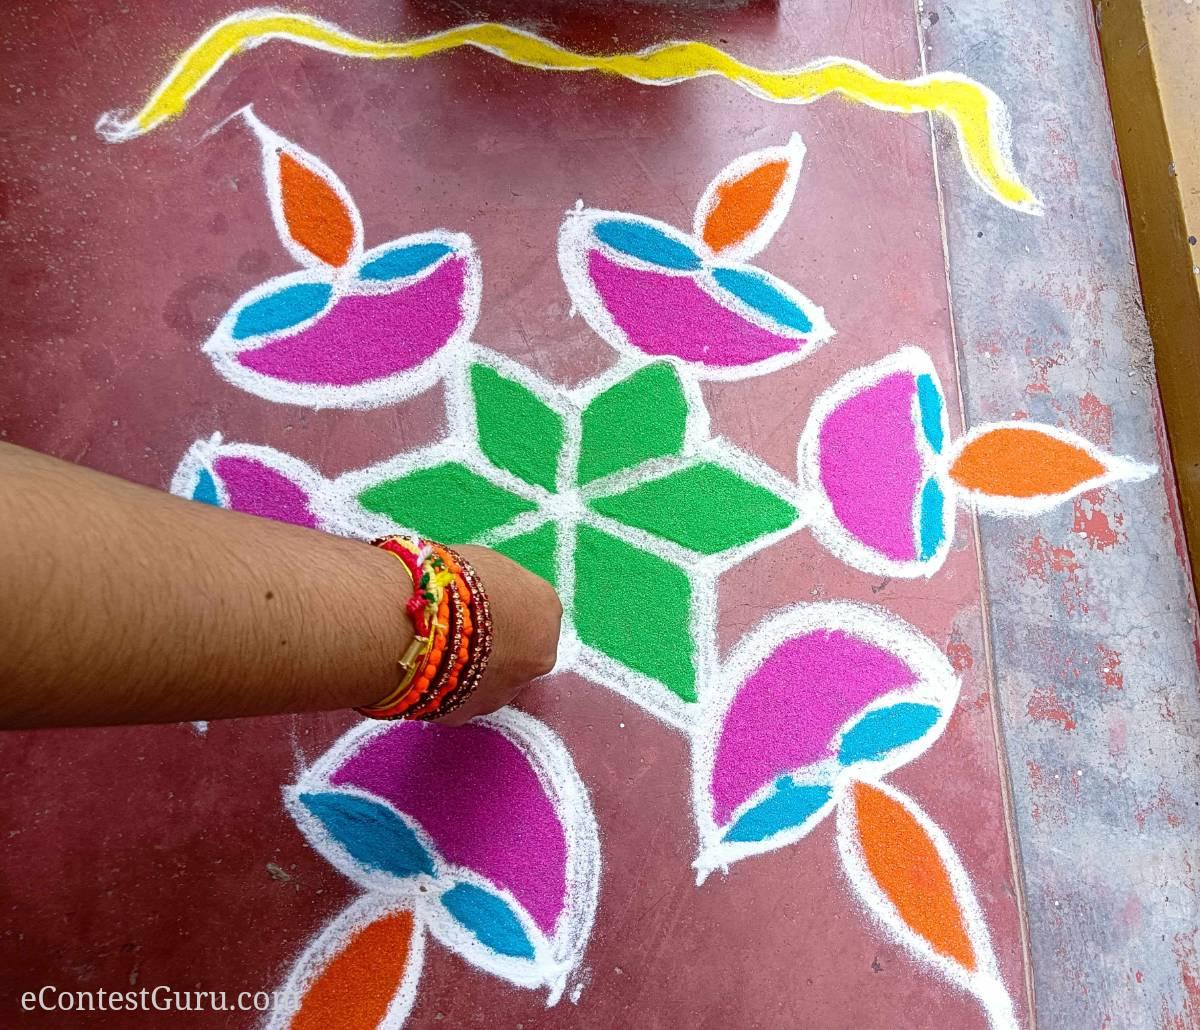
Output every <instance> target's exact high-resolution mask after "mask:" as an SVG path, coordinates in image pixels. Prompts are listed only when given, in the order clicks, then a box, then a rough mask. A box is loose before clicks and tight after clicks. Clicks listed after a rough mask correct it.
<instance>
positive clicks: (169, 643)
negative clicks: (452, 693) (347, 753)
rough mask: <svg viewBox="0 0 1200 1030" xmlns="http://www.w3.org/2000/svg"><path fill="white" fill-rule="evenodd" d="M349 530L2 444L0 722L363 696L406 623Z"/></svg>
mask: <svg viewBox="0 0 1200 1030" xmlns="http://www.w3.org/2000/svg"><path fill="white" fill-rule="evenodd" d="M408 589H410V587H409V584H408V581H407V577H406V573H405V572H404V570H403V569H402V568H401V567H400V565H399V563H398V562H397V561H396V559H395V558H393V557H392V556H390V555H388V554H385V553H383V552H381V551H379V550H377V549H376V548H372V547H367V546H364V545H363V544H361V543H358V542H354V541H349V540H344V539H340V538H337V537H333V536H328V535H326V534H322V533H316V532H314V531H312V530H306V529H300V528H297V527H294V526H286V525H282V524H279V523H273V522H268V521H266V520H263V519H258V518H254V517H252V516H248V515H240V514H237V513H234V512H228V511H222V510H220V509H217V508H213V507H210V506H207V505H201V504H195V503H192V502H187V501H181V500H179V499H177V498H174V497H171V496H169V495H167V494H163V493H160V492H158V491H155V490H150V489H148V488H146V487H140V486H135V485H133V484H130V483H126V482H123V481H121V480H118V479H114V478H112V477H109V476H105V475H102V474H100V473H96V472H91V471H88V470H86V469H82V468H78V467H76V466H73V465H68V464H65V463H63V462H59V461H56V460H54V459H52V458H46V457H44V456H42V455H39V454H36V453H34V452H31V451H26V450H23V449H21V448H18V447H14V446H12V445H0V683H2V684H3V691H2V693H0V725H2V726H8V727H15V726H41V725H52V724H53V725H63V724H72V723H73V724H98V723H118V722H134V721H142V722H145V721H174V720H185V719H211V718H222V717H227V716H235V715H261V714H268V713H274V712H283V711H305V710H318V709H333V708H343V707H346V708H348V707H353V706H355V705H366V704H371V703H373V702H374V701H376V700H377V699H379V698H380V697H382V696H384V695H385V694H387V693H388V691H389V690H391V689H392V688H393V687H394V686H395V683H396V675H397V669H396V657H397V655H399V654H401V653H402V652H403V650H404V648H405V647H406V646H407V644H408V642H409V640H410V639H411V636H412V630H411V626H410V625H409V624H408V623H407V621H406V620H405V619H404V617H403V615H402V606H403V600H404V597H405V592H406V591H407V590H408Z"/></svg>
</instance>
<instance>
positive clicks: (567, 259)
mask: <svg viewBox="0 0 1200 1030" xmlns="http://www.w3.org/2000/svg"><path fill="white" fill-rule="evenodd" d="M769 151H770V152H774V151H778V152H780V153H781V154H783V155H785V156H786V157H787V159H788V160H789V162H790V167H789V171H788V179H787V180H785V187H784V188H783V189H781V190H780V193H779V194H778V195H777V202H776V204H775V205H773V207H772V209H771V211H770V212H769V213H768V215H767V217H766V218H765V219H764V220H763V222H762V223H760V225H759V227H758V229H756V230H755V232H754V233H752V234H751V235H750V236H748V237H747V238H746V240H745V241H743V243H742V245H741V246H744V247H747V248H748V247H750V246H753V248H754V252H757V250H758V249H761V247H762V246H764V245H765V244H766V242H767V241H768V240H769V239H770V237H771V236H772V235H774V233H775V231H776V230H777V229H778V228H779V226H780V225H781V224H782V222H783V219H784V217H785V216H786V214H787V210H788V208H789V207H790V205H791V200H792V196H793V195H794V193H795V180H796V178H797V177H798V176H799V174H800V167H801V165H802V164H803V154H804V142H803V141H802V140H801V138H800V136H799V134H798V133H793V134H792V137H791V139H790V140H789V141H788V143H786V144H785V145H783V146H781V147H774V148H768V150H758V151H753V152H751V153H749V154H744V155H742V156H741V157H740V158H738V159H737V160H735V161H734V162H732V163H731V164H730V165H728V166H727V167H726V168H725V169H723V170H722V171H721V172H720V173H719V174H718V176H717V178H716V179H715V180H713V182H711V183H709V185H708V187H707V189H706V190H705V192H704V194H703V196H702V197H701V200H700V205H699V206H698V207H697V212H696V218H697V219H700V218H701V217H702V215H704V214H706V211H705V207H704V205H705V204H708V205H709V206H710V207H711V205H712V204H713V203H714V202H715V196H716V193H715V191H716V187H717V186H718V185H719V184H720V183H721V182H722V181H723V177H726V176H728V175H729V174H730V173H731V171H732V172H733V173H734V174H745V172H746V171H748V170H749V169H750V168H752V167H754V166H756V165H757V164H759V163H761V161H762V156H761V155H762V154H764V153H768V152H769ZM797 154H798V155H799V156H798V157H797ZM789 182H790V192H789V191H788V190H789V186H788V183H789ZM784 194H786V196H784ZM609 219H616V220H620V221H624V222H635V223H638V224H641V225H645V226H647V227H648V228H651V229H653V230H655V231H656V232H660V233H662V234H663V235H665V236H667V237H669V238H670V239H672V240H674V241H675V242H676V243H678V244H679V245H680V246H683V247H686V248H687V249H688V250H689V251H690V252H692V253H693V254H695V255H696V259H697V261H698V262H699V263H700V266H701V267H700V270H699V271H695V272H691V271H679V270H676V269H671V268H665V267H663V266H661V265H656V264H652V263H650V262H647V261H642V260H640V259H638V258H635V257H633V256H631V255H629V254H625V253H621V252H618V251H616V250H614V249H613V248H611V247H609V246H608V245H607V244H605V243H603V242H601V241H600V240H599V239H598V238H596V236H595V235H594V233H593V228H594V226H595V225H596V223H597V222H599V221H605V220H609ZM697 224H699V222H698V223H697ZM735 249H736V247H730V248H728V249H727V250H726V251H723V252H721V253H720V254H717V255H714V254H713V252H712V250H711V249H710V248H709V247H708V245H707V244H706V243H705V242H704V240H703V238H702V237H701V236H700V235H699V233H697V235H695V236H691V235H688V234H687V233H685V232H682V231H681V230H679V229H676V228H675V227H674V226H672V225H668V224H667V223H666V222H661V221H659V220H658V219H656V218H650V217H647V216H645V215H637V214H631V213H629V212H625V211H606V210H602V209H599V208H585V207H584V206H583V201H582V200H580V201H578V202H577V203H576V206H575V208H574V209H573V210H570V211H568V212H567V214H566V217H565V218H564V219H563V223H562V226H561V228H560V229H559V232H558V265H559V270H560V272H561V274H562V279H563V284H564V285H565V286H566V288H567V293H568V294H569V295H570V297H571V304H572V313H573V314H574V313H575V312H578V313H580V314H581V315H582V316H583V319H584V321H585V322H587V324H588V325H589V326H591V328H592V329H593V330H594V331H595V332H596V334H597V335H598V336H600V338H601V339H603V340H604V341H605V342H606V343H608V344H609V345H610V346H611V347H613V348H614V349H615V350H617V351H618V352H619V353H621V354H624V355H629V356H632V357H635V358H637V359H640V360H643V361H644V360H647V359H649V360H653V361H670V362H671V363H672V364H674V365H676V366H677V367H678V368H679V370H680V371H681V373H685V374H690V375H691V376H694V377H695V378H697V379H706V380H716V381H722V382H731V381H733V380H738V379H746V378H749V377H751V376H759V375H763V374H765V373H767V372H773V371H776V370H777V369H781V368H786V367H787V366H788V365H794V364H795V363H796V362H797V361H802V360H803V359H804V358H807V357H808V356H809V355H811V354H813V353H815V352H816V351H818V350H820V348H821V347H822V346H824V344H826V343H827V342H829V340H830V339H832V338H833V336H834V335H835V333H834V329H833V328H832V326H830V324H829V322H828V320H827V319H826V318H825V312H824V310H823V309H822V308H821V307H820V306H818V305H817V304H814V303H813V302H812V301H811V300H809V298H808V297H806V296H805V295H804V294H802V293H801V292H800V291H799V290H797V289H796V288H795V287H794V286H792V285H791V284H790V283H787V282H785V281H783V280H782V279H779V278H777V277H775V276H772V275H770V273H768V272H765V271H764V270H762V269H760V268H757V267H755V266H753V265H748V264H743V263H740V262H737V261H736V260H734V259H733V258H732V257H730V258H729V259H728V260H727V259H726V255H727V254H729V253H730V252H731V251H734V250H735ZM591 250H599V251H600V252H601V253H603V254H605V255H606V256H607V257H608V258H609V259H610V260H613V261H615V262H617V263H618V264H621V265H624V266H626V267H630V268H638V269H642V270H644V271H651V272H655V273H658V274H660V275H670V276H681V277H684V278H688V279H691V280H692V281H693V282H694V283H695V284H696V286H697V287H699V288H701V289H703V290H704V291H705V292H706V293H708V294H709V295H710V296H711V297H712V298H713V300H714V301H715V302H716V303H718V304H720V305H721V306H722V307H725V308H727V309H729V310H730V311H732V312H733V313H734V314H736V315H737V316H738V317H739V318H741V319H743V320H744V321H746V322H749V323H751V324H752V325H754V326H757V327H758V328H760V329H762V330H763V331H765V332H769V333H773V334H775V335H777V336H782V337H786V338H790V339H794V340H803V341H804V345H803V346H802V347H800V348H798V349H796V350H793V351H784V352H783V353H781V354H775V355H772V356H771V357H769V358H763V359H762V360H760V361H754V362H750V363H748V364H744V365H708V364H705V363H704V362H700V361H691V360H688V359H685V358H682V357H679V356H677V355H672V354H649V353H647V352H646V351H644V350H642V349H641V348H640V347H638V346H636V345H635V344H633V343H631V342H630V340H629V338H628V337H627V336H626V334H625V332H624V331H623V330H622V329H621V327H620V326H618V325H617V323H616V321H615V320H614V319H613V317H612V316H611V315H610V314H609V312H608V308H607V306H606V305H605V303H604V301H603V299H602V298H601V297H600V292H599V291H598V290H597V289H596V286H595V284H594V283H593V282H592V277H591V276H590V275H589V274H588V269H587V256H588V253H589V251H591ZM746 252H747V253H749V252H750V251H749V250H748V249H747V250H746ZM714 267H729V268H733V269H735V270H738V271H745V272H748V273H752V274H755V275H758V276H762V277H766V278H769V279H770V280H771V285H772V286H773V287H774V288H776V289H778V290H779V291H780V292H781V293H783V294H784V295H785V296H786V297H787V298H788V299H789V300H790V301H791V302H792V303H794V304H795V305H796V306H797V307H799V308H800V309H801V310H802V311H804V313H805V315H807V316H808V319H809V321H810V322H811V323H812V329H811V330H810V331H809V332H807V333H801V332H798V331H796V330H794V329H791V328H788V327H787V326H784V325H780V324H779V323H777V322H775V321H774V320H773V319H770V318H768V317H767V316H766V315H764V314H763V313H762V312H760V311H757V310H756V309H754V308H752V307H751V306H750V305H749V304H747V303H746V302H745V301H743V300H741V299H740V298H739V297H737V296H735V295H734V294H732V293H730V292H729V291H728V290H726V289H725V288H724V287H722V286H721V285H719V284H718V283H717V281H716V280H715V279H714V278H713V275H712V269H713V268H714Z"/></svg>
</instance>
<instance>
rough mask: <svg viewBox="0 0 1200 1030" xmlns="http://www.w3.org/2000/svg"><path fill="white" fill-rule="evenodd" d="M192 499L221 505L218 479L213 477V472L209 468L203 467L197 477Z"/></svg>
mask: <svg viewBox="0 0 1200 1030" xmlns="http://www.w3.org/2000/svg"><path fill="white" fill-rule="evenodd" d="M192 500H193V501H202V502H203V503H204V504H212V505H215V506H216V507H218V508H219V507H221V498H220V496H219V495H218V494H217V483H216V480H214V479H213V477H212V473H211V472H209V471H208V469H201V470H200V474H199V475H198V476H197V477H196V488H195V489H194V490H193V491H192Z"/></svg>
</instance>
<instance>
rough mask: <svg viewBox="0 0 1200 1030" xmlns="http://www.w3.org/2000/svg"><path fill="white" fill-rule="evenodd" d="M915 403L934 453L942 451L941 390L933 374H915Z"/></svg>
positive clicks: (922, 426) (943, 440) (943, 439)
mask: <svg viewBox="0 0 1200 1030" xmlns="http://www.w3.org/2000/svg"><path fill="white" fill-rule="evenodd" d="M917 403H918V405H920V408H921V428H922V429H923V430H924V431H925V439H926V440H928V441H929V446H930V447H932V448H933V451H934V453H935V454H941V453H942V445H943V444H944V443H945V438H944V437H943V434H942V391H941V390H939V389H938V385H937V383H935V382H934V381H933V376H931V375H928V374H925V375H919V376H917Z"/></svg>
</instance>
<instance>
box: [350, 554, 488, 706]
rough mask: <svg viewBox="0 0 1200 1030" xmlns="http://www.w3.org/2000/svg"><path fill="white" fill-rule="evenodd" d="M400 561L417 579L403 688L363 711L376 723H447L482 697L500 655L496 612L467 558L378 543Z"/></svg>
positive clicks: (408, 610)
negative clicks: (495, 645)
mask: <svg viewBox="0 0 1200 1030" xmlns="http://www.w3.org/2000/svg"><path fill="white" fill-rule="evenodd" d="M371 542H372V543H373V544H374V545H375V546H376V547H380V548H382V549H383V550H385V551H387V552H389V553H390V554H393V555H395V556H396V558H397V559H399V561H400V564H401V565H403V566H404V568H405V569H406V570H407V571H408V575H409V578H410V579H411V580H412V587H413V591H412V596H411V597H410V598H409V599H408V603H407V604H406V605H405V607H404V611H405V614H406V615H407V616H408V618H409V619H410V620H411V622H412V625H413V631H414V635H413V641H412V643H411V644H410V645H409V647H408V649H407V650H406V651H405V652H404V654H403V655H401V656H400V658H399V659H398V664H399V666H400V683H399V685H398V686H397V687H396V689H395V690H393V691H392V692H391V693H390V694H389V695H388V696H387V697H385V698H384V699H383V700H382V701H380V702H378V703H377V704H374V705H371V706H370V707H369V708H360V709H358V711H359V712H360V713H361V714H362V715H365V716H367V717H368V718H371V719H426V720H428V719H439V718H441V717H442V716H443V715H447V714H449V713H450V712H452V711H454V710H455V709H456V708H458V707H459V706H460V705H462V704H463V703H464V702H465V701H466V700H467V698H469V697H470V696H471V694H472V693H474V691H475V688H476V687H477V686H478V685H479V680H480V677H481V676H483V671H484V669H486V668H487V663H488V658H490V657H491V653H492V613H491V609H490V608H489V607H488V599H487V594H485V593H484V591H483V587H482V585H481V584H480V582H479V577H478V576H477V575H476V574H475V570H474V569H473V568H472V567H471V565H470V564H469V563H468V562H467V560H466V559H465V558H463V556H462V555H461V554H459V553H458V552H456V551H453V550H451V549H450V548H449V547H444V546H442V545H441V544H435V543H432V542H431V541H428V540H421V539H419V538H417V537H412V536H388V537H382V538H381V539H379V540H373V541H371Z"/></svg>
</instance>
